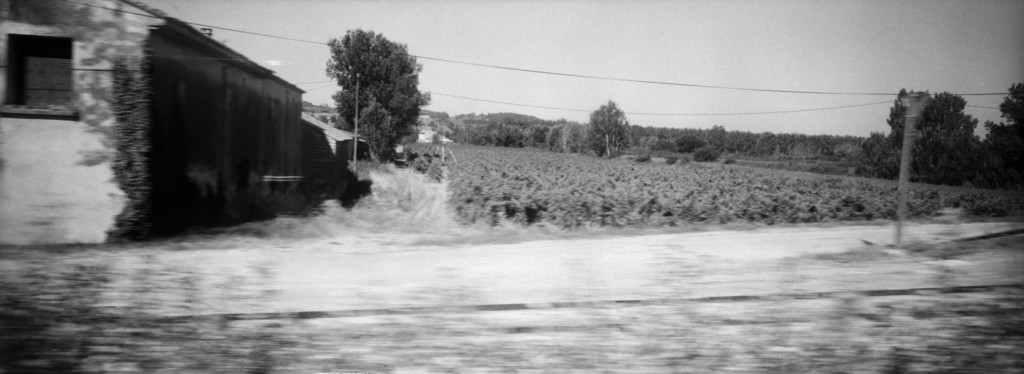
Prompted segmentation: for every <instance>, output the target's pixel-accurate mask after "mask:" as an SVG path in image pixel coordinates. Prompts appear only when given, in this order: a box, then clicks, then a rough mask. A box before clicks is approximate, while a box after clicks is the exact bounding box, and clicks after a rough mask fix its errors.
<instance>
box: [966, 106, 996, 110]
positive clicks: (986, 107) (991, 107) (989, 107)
mask: <svg viewBox="0 0 1024 374" xmlns="http://www.w3.org/2000/svg"><path fill="white" fill-rule="evenodd" d="M965 106H968V107H971V108H984V109H995V110H1002V109H999V108H996V107H994V106H984V105H965Z"/></svg>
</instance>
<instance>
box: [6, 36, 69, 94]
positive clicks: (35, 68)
mask: <svg viewBox="0 0 1024 374" xmlns="http://www.w3.org/2000/svg"><path fill="white" fill-rule="evenodd" d="M7 45H8V50H7V52H8V53H7V57H8V60H7V62H8V67H7V74H8V75H7V102H6V103H4V104H8V105H24V106H28V107H36V108H48V107H54V106H57V107H70V106H71V103H72V97H73V96H72V94H73V89H72V87H73V85H72V78H73V75H72V67H71V48H72V46H71V45H72V40H71V38H55V37H48V36H34V35H15V34H10V35H8V43H7Z"/></svg>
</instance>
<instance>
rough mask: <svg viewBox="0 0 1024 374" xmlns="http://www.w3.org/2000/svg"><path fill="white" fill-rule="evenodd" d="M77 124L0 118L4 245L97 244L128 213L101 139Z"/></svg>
mask: <svg viewBox="0 0 1024 374" xmlns="http://www.w3.org/2000/svg"><path fill="white" fill-rule="evenodd" d="M91 128H92V127H90V126H89V125H87V124H85V123H82V122H75V121H61V120H42V119H22V118H7V117H5V118H0V161H2V162H3V165H2V166H0V243H4V244H47V243H99V242H103V241H105V240H106V238H107V234H106V231H107V230H109V229H110V228H112V227H113V224H114V217H115V216H116V215H117V214H118V213H119V212H120V211H121V209H122V208H123V207H124V193H123V192H122V191H121V190H120V189H119V188H118V187H117V185H116V184H115V183H114V181H113V171H112V170H111V168H110V166H111V164H110V161H109V158H108V159H107V160H106V161H103V162H100V163H98V164H95V165H92V166H88V165H87V164H83V161H84V160H86V159H89V157H87V155H89V154H96V153H104V152H110V150H109V149H108V148H107V147H105V146H104V145H103V143H102V142H101V140H102V139H103V135H102V134H99V133H95V132H89V131H88V130H89V129H91Z"/></svg>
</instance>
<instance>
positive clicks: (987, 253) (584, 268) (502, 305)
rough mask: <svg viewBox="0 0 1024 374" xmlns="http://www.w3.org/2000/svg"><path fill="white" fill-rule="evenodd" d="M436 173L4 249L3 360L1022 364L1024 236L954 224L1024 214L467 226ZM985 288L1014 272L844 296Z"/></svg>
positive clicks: (391, 365) (910, 368) (989, 226)
mask: <svg viewBox="0 0 1024 374" xmlns="http://www.w3.org/2000/svg"><path fill="white" fill-rule="evenodd" d="M377 187H379V184H378V186H377ZM392 187H394V186H392ZM430 188H436V189H437V190H434V191H433V192H430V191H429V190H427V191H426V192H424V191H422V190H415V191H414V190H406V191H403V190H401V189H400V188H391V189H389V190H388V191H390V192H392V193H394V194H396V195H402V194H409V195H410V198H408V199H392V200H387V199H380V200H377V201H376V203H374V204H376V205H373V206H362V207H357V208H356V209H353V210H351V211H342V210H338V208H336V207H333V208H332V207H327V208H326V210H325V212H324V213H323V214H321V215H319V216H315V217H305V218H302V217H295V218H283V219H279V220H277V221H273V222H265V223H260V224H253V225H249V226H243V227H238V228H232V229H227V230H223V231H220V232H214V233H207V234H204V235H195V236H191V237H188V238H183V239H173V240H163V241H157V242H152V243H145V244H122V245H106V246H67V247H8V248H0V255H2V256H0V274H2V275H0V277H2V281H3V285H4V288H3V291H0V296H2V299H0V301H2V304H0V317H3V319H2V320H0V373H23V372H147V373H149V372H157V373H182V372H191V373H208V372H227V373H234V372H238V373H351V372H382V373H384V372H389V373H390V372H396V373H399V372H405V373H416V372H581V373H583V372H587V373H589V372H633V373H658V372H665V373H677V372H695V373H706V372H744V373H748V372H767V373H792V372H833V373H834V372H848V373H912V372H976V373H1000V372H1008V373H1013V372H1018V373H1019V372H1024V359H1022V357H1024V356H1022V355H1020V354H1019V352H1022V351H1024V288H1022V287H1024V286H1022V285H1024V272H1022V271H1021V269H1022V268H1024V267H1022V266H1024V241H1022V240H1021V237H1020V236H1019V235H1018V236H1006V237H1000V238H995V239H987V240H978V241H969V242H953V241H952V240H954V239H957V238H965V237H972V236H977V235H982V234H986V233H993V232H1003V231H1006V230H1012V229H1019V228H1021V224H1020V223H998V222H976V223H963V222H960V223H957V222H959V221H955V220H954V221H951V222H944V223H938V222H918V223H915V224H913V225H911V226H910V227H909V228H908V230H907V231H908V239H909V240H908V242H909V243H911V244H910V245H907V246H906V247H905V248H903V249H892V248H889V247H888V244H891V241H892V232H893V228H892V226H891V224H888V223H885V222H876V223H866V224H861V225H835V226H831V227H829V226H824V225H811V226H794V227H783V228H766V227H760V228H757V227H725V228H722V227H720V228H714V229H703V231H695V232H676V233H666V231H665V230H658V231H642V230H641V231H625V230H611V231H602V230H594V231H582V232H572V233H565V232H557V231H555V230H547V229H544V228H536V229H529V230H524V229H515V228H502V227H499V228H478V227H461V226H458V225H454V224H453V223H451V222H450V221H447V218H445V215H444V214H442V213H441V212H442V211H443V185H432V186H431V187H430ZM413 194H426V195H422V196H411V195H413ZM375 195H376V196H378V197H379V196H381V195H382V194H381V193H378V192H376V191H375ZM409 201H416V203H415V204H412V205H408V204H410V203H409ZM402 204H407V205H406V206H402ZM389 209H391V210H394V211H395V212H398V213H395V214H388V213H381V212H382V211H384V212H386V211H388V210H389ZM403 212H404V213H403ZM409 212H412V214H409ZM690 231H693V230H690ZM980 285H1003V286H1002V287H989V288H973V289H962V290H967V291H966V292H956V293H945V292H940V291H917V292H892V293H889V294H886V293H878V292H875V293H873V294H870V295H865V294H860V293H856V292H850V293H835V292H837V291H865V290H874V291H877V290H904V289H911V288H913V289H921V288H940V289H948V287H958V286H980ZM830 292H831V293H830ZM794 294H795V295H796V296H794ZM871 295H873V296H871ZM286 312H301V313H292V314H288V313H286ZM342 315H344V316H347V317H337V316H342ZM325 316H327V317H330V316H335V317H334V318H321V317H325Z"/></svg>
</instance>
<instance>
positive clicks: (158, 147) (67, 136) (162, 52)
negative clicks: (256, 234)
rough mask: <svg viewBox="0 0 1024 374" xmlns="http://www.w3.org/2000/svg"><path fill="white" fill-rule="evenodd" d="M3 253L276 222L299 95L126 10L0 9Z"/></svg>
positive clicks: (191, 37) (84, 1) (24, 2)
mask: <svg viewBox="0 0 1024 374" xmlns="http://www.w3.org/2000/svg"><path fill="white" fill-rule="evenodd" d="M0 18H2V21H3V22H2V23H0V66H2V70H0V99H2V107H0V243H14V244H31V243H69V242H102V241H105V240H108V239H109V237H110V235H112V234H118V233H124V232H133V233H134V234H131V235H129V236H139V235H150V234H155V235H163V234H173V233H177V232H181V231H183V230H185V229H187V228H190V227H196V226H216V225H228V224H235V223H240V222H246V221H251V220H257V219H265V218H270V217H273V216H274V215H275V214H276V213H277V212H281V211H295V210H300V209H302V207H303V206H306V205H308V204H310V203H311V201H310V200H309V198H308V197H307V196H305V195H304V194H303V193H302V192H301V189H302V188H301V186H300V181H301V179H302V178H301V172H302V170H301V154H300V153H301V152H300V148H301V110H302V104H301V99H302V98H301V95H302V93H303V91H302V90H300V89H299V88H298V87H296V86H295V85H293V84H290V83H288V82H286V81H284V80H283V79H281V78H279V77H277V76H275V75H274V73H273V72H272V71H270V70H268V69H266V68H264V67H262V66H260V65H259V64H256V63H254V62H253V61H251V60H249V59H247V58H246V57H245V56H242V55H241V54H239V53H237V52H235V51H233V50H231V49H230V48H228V47H227V46H225V45H223V44H221V43H218V42H217V41H215V40H213V39H212V38H210V37H208V36H207V35H206V34H204V33H202V32H200V31H199V30H196V29H195V28H193V27H192V26H190V25H188V24H186V23H184V22H182V21H179V20H176V19H174V18H171V17H169V16H167V15H166V14H164V13H162V12H160V11H159V10H155V9H152V8H150V7H148V6H146V5H144V4H142V3H139V2H136V1H130V0H76V1H74V2H68V1H63V0H0Z"/></svg>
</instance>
